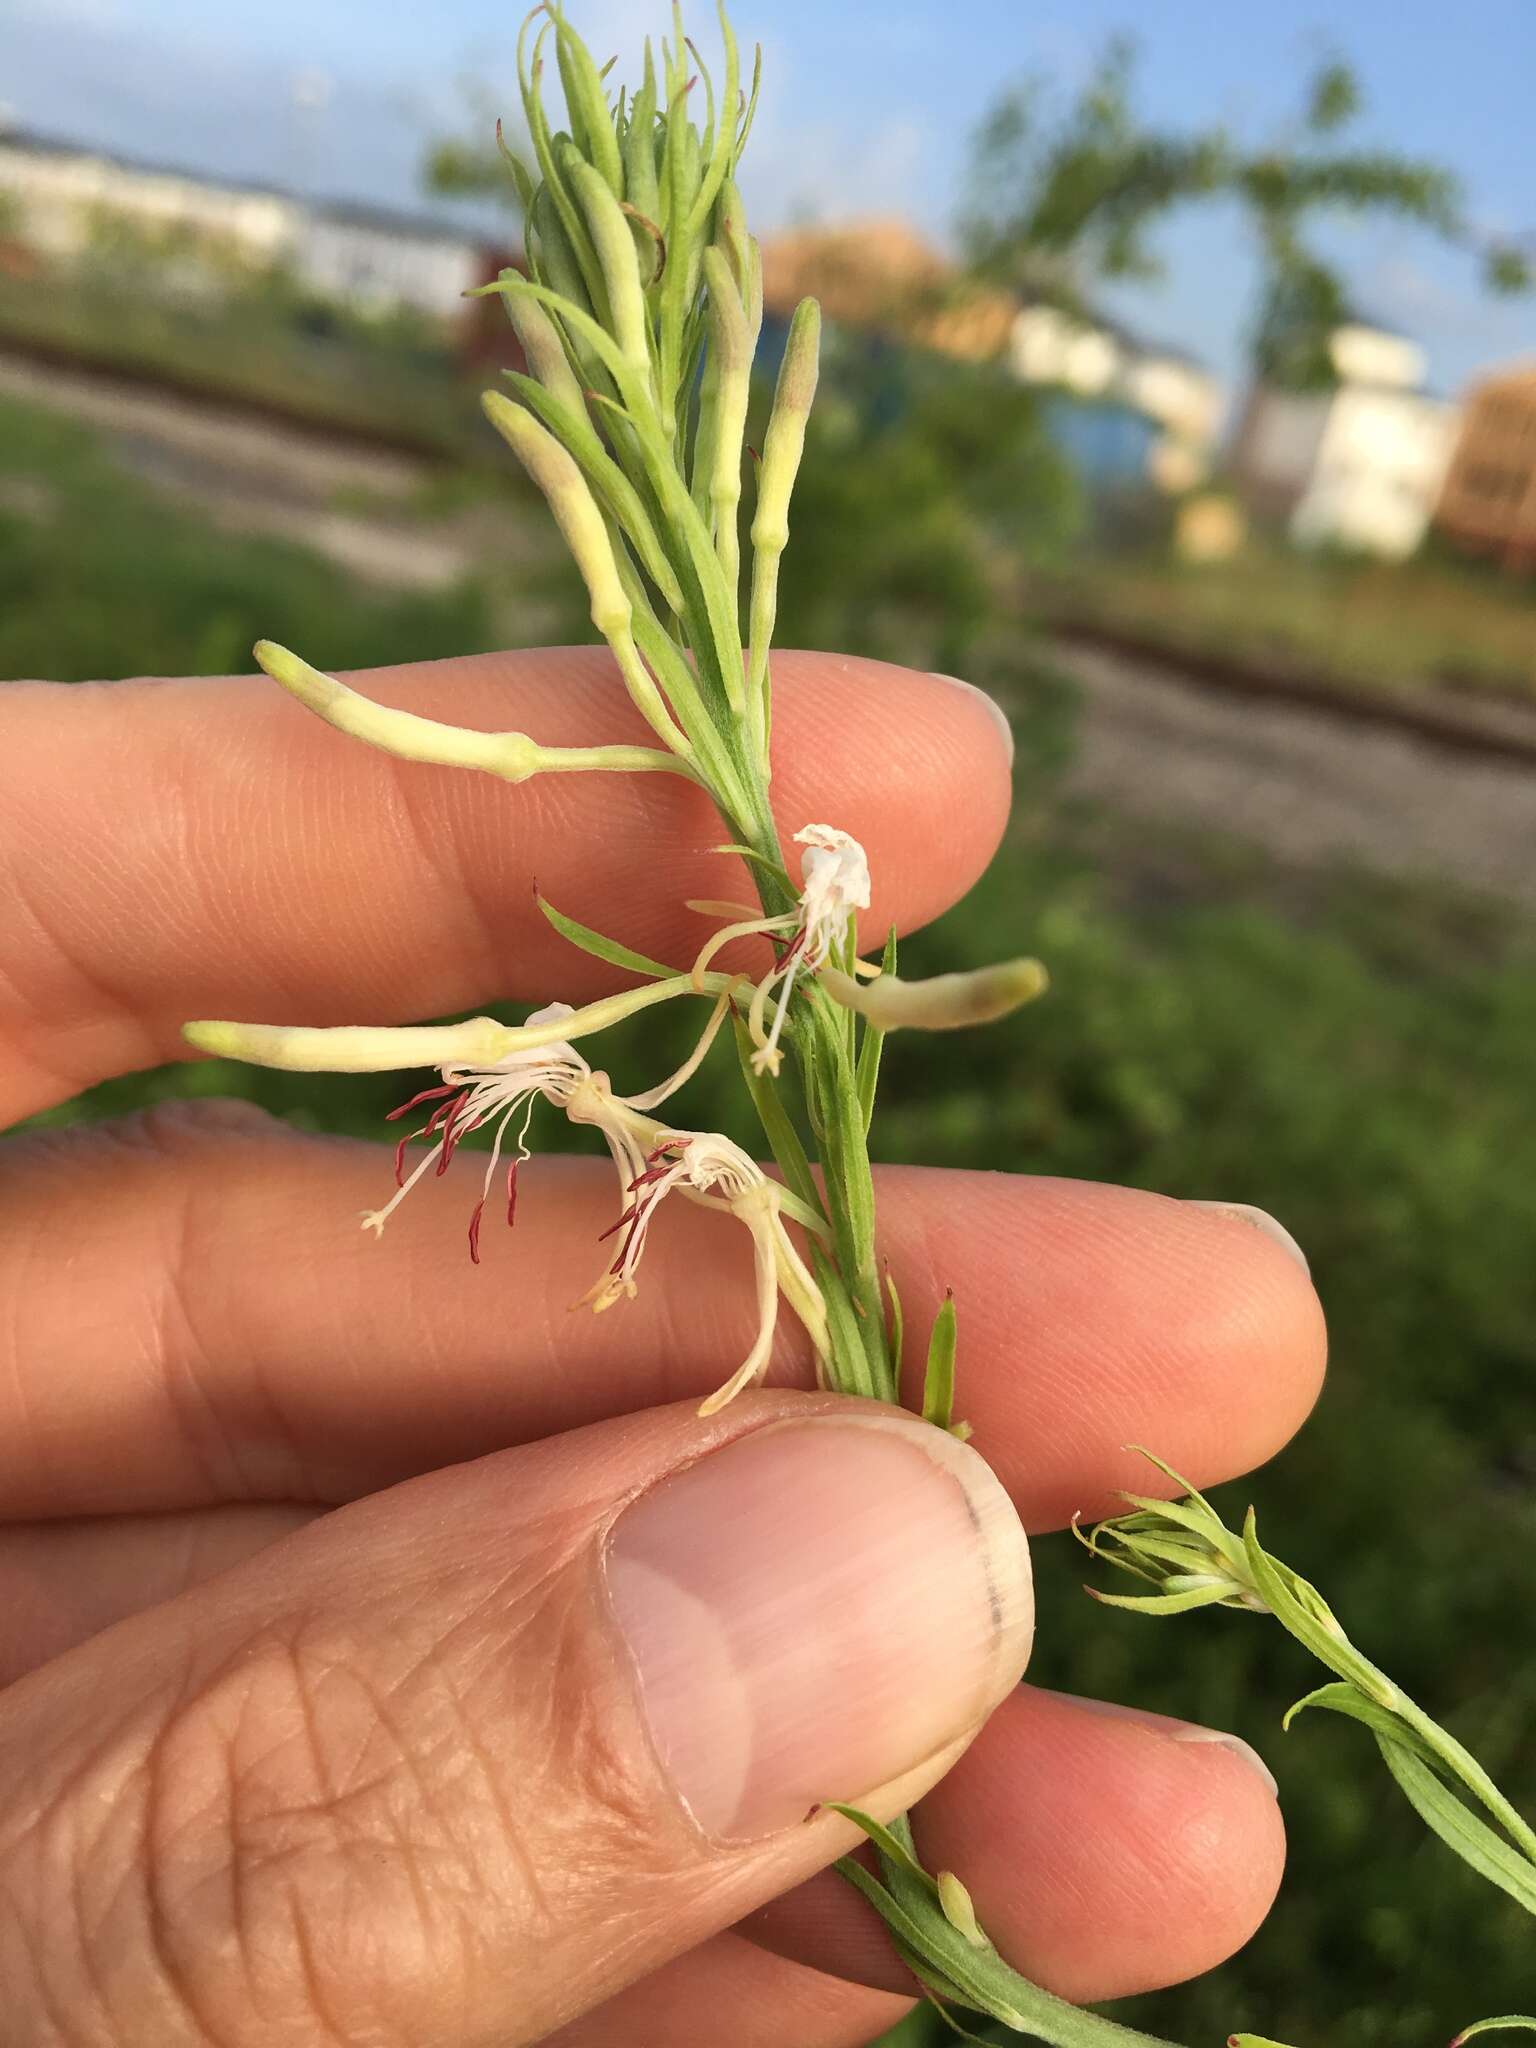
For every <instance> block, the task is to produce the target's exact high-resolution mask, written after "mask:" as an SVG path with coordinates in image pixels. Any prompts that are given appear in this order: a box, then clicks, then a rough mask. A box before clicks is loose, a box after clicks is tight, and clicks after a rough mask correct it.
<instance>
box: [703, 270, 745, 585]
mask: <svg viewBox="0 0 1536 2048" xmlns="http://www.w3.org/2000/svg"><path fill="white" fill-rule="evenodd" d="M704 282H705V284H706V285H707V286H708V287H709V352H710V366H709V374H710V378H711V380H712V387H713V388H712V391H711V401H712V402H711V404H710V407H709V415H708V429H709V431H708V437H707V440H703V439H702V435H701V446H700V447H699V449H698V451H697V454H696V456H695V460H696V462H699V463H700V465H701V467H702V468H703V471H704V475H705V480H706V481H705V489H706V492H707V495H708V500H709V508H710V512H711V515H712V518H713V523H714V533H715V552H716V554H717V555H718V556H719V557H720V567H721V569H722V570H723V571H724V574H725V580H726V584H727V587H728V588H729V589H730V591H731V593H732V595H733V596H734V594H735V590H736V578H737V572H738V569H739V566H740V540H739V536H738V534H737V531H736V524H737V507H738V506H739V505H740V503H741V460H742V446H743V442H744V439H745V435H746V430H747V401H748V399H749V397H750V396H751V390H752V354H753V350H754V347H755V345H756V339H757V337H756V336H755V335H754V333H753V332H752V329H751V327H750V326H749V325H748V322H747V313H746V308H745V307H744V306H743V305H742V302H741V297H740V294H739V292H738V289H737V285H736V279H735V277H734V275H733V274H732V271H731V266H730V264H729V262H728V261H727V259H726V257H725V255H724V253H723V252H722V251H721V250H719V249H706V250H705V251H704ZM701 429H702V422H701Z"/></svg>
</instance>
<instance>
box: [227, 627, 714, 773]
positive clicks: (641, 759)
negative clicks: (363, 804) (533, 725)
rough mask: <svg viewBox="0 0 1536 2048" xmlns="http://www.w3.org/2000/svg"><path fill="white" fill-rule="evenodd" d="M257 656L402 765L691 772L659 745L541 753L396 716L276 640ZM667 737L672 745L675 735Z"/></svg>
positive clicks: (511, 741)
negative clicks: (427, 764)
mask: <svg viewBox="0 0 1536 2048" xmlns="http://www.w3.org/2000/svg"><path fill="white" fill-rule="evenodd" d="M253 652H254V653H255V656H256V659H257V660H258V661H259V662H260V663H261V665H262V667H263V668H264V669H265V670H266V672H267V674H268V675H269V676H270V677H271V678H272V680H273V682H275V683H281V684H282V686H283V688H284V689H285V690H286V691H287V692H288V694H289V696H290V697H296V698H297V699H298V701H299V702H300V703H301V704H302V705H303V706H304V707H305V709H306V710H309V711H313V712H314V713H315V715H316V717H318V718H323V719H324V720H325V722H326V724H327V725H334V726H335V728H336V730H337V731H338V732H344V733H350V735H351V736H352V738H353V739H358V740H362V741H364V742H365V744H366V745H368V746H370V747H377V748H378V749H379V751H380V752H381V753H384V754H393V755H394V756H395V758H396V760H398V761H422V762H427V763H430V764H432V765H434V766H437V767H440V768H479V769H482V770H483V771H484V772H485V773H486V774H487V775H497V776H500V778H501V780H502V781H503V782H526V781H527V780H528V778H529V777H530V776H532V775H552V774H572V773H579V772H592V771H594V770H605V771H607V772H608V773H610V774H621V775H638V774H644V773H646V772H647V771H648V770H655V769H663V770H666V771H667V772H668V773H671V774H681V773H686V772H687V770H686V769H685V768H684V767H683V765H682V763H681V762H679V761H677V760H675V759H674V758H673V755H672V754H670V753H668V754H659V753H657V752H656V750H655V748H654V747H628V746H619V747H541V746H540V745H539V743H538V741H537V740H531V739H530V738H529V737H528V735H527V733H525V732H477V731H476V730H475V729H474V728H473V727H472V726H465V725H443V724H441V723H440V722H439V721H438V720H437V719H435V718H418V717H417V715H416V714H415V712H413V711H392V710H391V709H390V708H389V706H388V705H387V704H375V703H374V701H373V699H372V698H371V697H364V696H363V695H362V694H361V693H360V692H359V691H357V690H352V689H349V688H348V687H347V685H346V684H345V683H343V682H338V681H337V679H336V677H335V676H328V675H326V674H325V673H324V672H323V671H322V670H320V669H317V668H311V667H310V665H309V663H308V662H307V661H301V660H300V659H299V657H298V655H296V654H292V653H290V652H289V650H288V649H287V648H286V647H279V646H278V645H277V644H276V642H275V641H272V640H258V641H257V642H256V646H255V648H254V649H253ZM663 737H664V738H668V739H669V743H670V736H669V735H667V734H663Z"/></svg>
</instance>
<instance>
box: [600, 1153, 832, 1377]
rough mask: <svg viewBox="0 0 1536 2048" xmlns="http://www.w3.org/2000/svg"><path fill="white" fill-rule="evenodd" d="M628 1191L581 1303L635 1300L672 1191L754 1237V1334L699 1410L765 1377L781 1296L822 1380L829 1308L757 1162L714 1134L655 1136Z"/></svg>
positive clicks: (782, 1197)
mask: <svg viewBox="0 0 1536 2048" xmlns="http://www.w3.org/2000/svg"><path fill="white" fill-rule="evenodd" d="M615 1157H617V1153H616V1154H615ZM626 1192H627V1193H628V1194H629V1195H630V1196H631V1197H632V1199H631V1201H630V1203H629V1206H628V1207H627V1208H626V1209H625V1210H624V1212H623V1214H622V1215H621V1216H620V1217H619V1219H618V1221H617V1222H616V1223H614V1224H613V1225H611V1226H610V1228H609V1229H608V1230H606V1231H604V1233H603V1235H604V1236H605V1237H612V1236H614V1235H615V1233H617V1232H622V1233H623V1235H622V1236H621V1237H620V1239H619V1248H618V1252H617V1255H616V1256H615V1258H614V1260H613V1263H612V1265H611V1266H610V1267H609V1268H608V1270H607V1272H606V1273H604V1274H603V1276H602V1277H601V1279H599V1280H598V1282H597V1284H596V1285H595V1286H594V1287H593V1288H592V1289H591V1291H590V1293H589V1294H588V1295H587V1296H586V1297H585V1299H586V1301H587V1302H589V1303H590V1304H591V1306H592V1308H593V1309H594V1310H596V1311H598V1312H601V1311H602V1310H603V1309H606V1308H611V1307H612V1306H613V1304H614V1303H615V1302H616V1301H619V1300H621V1299H623V1298H625V1297H633V1295H634V1294H635V1292H636V1281H635V1272H636V1268H637V1267H638V1266H639V1264H640V1260H641V1258H642V1256H643V1254H644V1252H645V1246H646V1239H647V1236H648V1234H649V1232H650V1227H651V1224H652V1222H653V1220H654V1218H655V1215H656V1212H657V1210H658V1209H659V1208H660V1206H661V1204H662V1203H663V1202H664V1201H665V1200H666V1198H667V1196H668V1195H669V1194H672V1193H674V1192H676V1193H679V1194H681V1195H683V1196H685V1197H686V1198H687V1199H688V1200H689V1201H693V1202H699V1203H702V1204H703V1205H704V1206H706V1207H708V1208H712V1209H725V1210H727V1211H728V1212H729V1213H730V1214H731V1215H733V1216H734V1217H736V1219H737V1220H738V1221H739V1222H741V1223H744V1224H746V1226H747V1228H748V1229H749V1230H750V1231H751V1233H752V1248H753V1263H754V1267H755V1271H756V1282H757V1335H756V1337H755V1338H754V1340H753V1343H752V1347H751V1349H750V1350H749V1351H748V1353H747V1355H746V1357H745V1358H744V1359H743V1360H742V1362H741V1364H740V1365H739V1366H738V1367H737V1368H736V1370H735V1372H733V1373H732V1374H731V1376H730V1378H729V1379H728V1380H727V1381H726V1382H725V1384H724V1385H723V1386H721V1387H718V1388H717V1389H716V1390H715V1392H714V1393H713V1394H711V1395H710V1397H709V1399H708V1400H707V1401H705V1402H704V1403H703V1405H702V1406H701V1407H700V1409H699V1413H700V1414H701V1415H713V1414H714V1413H715V1411H716V1410H717V1409H720V1408H723V1407H724V1406H725V1404H726V1402H727V1401H731V1400H734V1399H735V1397H736V1395H737V1394H739V1393H740V1392H741V1390H742V1389H743V1387H746V1386H749V1385H751V1384H752V1382H753V1381H754V1380H760V1379H762V1377H763V1376H764V1374H765V1373H766V1372H767V1370H768V1361H769V1358H770V1357H771V1355H772V1352H773V1335H774V1330H775V1328H776V1327H777V1323H778V1309H779V1294H780V1291H781V1290H782V1292H783V1293H784V1295H785V1298H786V1299H787V1300H788V1301H789V1302H790V1303H791V1305H792V1306H793V1308H794V1310H795V1313H796V1314H797V1315H798V1316H799V1318H800V1320H801V1321H802V1322H803V1323H804V1325H805V1327H806V1330H807V1331H808V1333H809V1335H810V1338H811V1342H812V1344H813V1346H814V1347H815V1351H816V1357H817V1376H818V1379H819V1378H820V1377H821V1367H822V1361H823V1360H824V1359H825V1357H826V1352H827V1325H826V1306H825V1303H824V1302H823V1299H822V1294H821V1290H820V1288H819V1287H818V1286H817V1285H816V1282H815V1281H814V1280H813V1279H812V1277H811V1275H810V1273H809V1272H808V1271H807V1269H806V1266H805V1263H804V1261H803V1260H802V1259H801V1257H800V1254H799V1253H798V1252H797V1251H796V1250H795V1247H794V1244H793V1243H792V1241H791V1239H790V1236H789V1233H788V1231H787V1230H786V1229H785V1227H784V1219H783V1214H782V1211H783V1206H784V1203H785V1202H786V1200H788V1199H790V1198H789V1197H787V1196H786V1194H785V1192H784V1190H783V1189H782V1188H781V1187H779V1186H778V1184H777V1183H776V1182H774V1181H771V1180H769V1178H768V1176H767V1175H766V1174H765V1173H764V1172H763V1170H762V1168H761V1167H760V1166H759V1165H758V1164H757V1162H756V1160H755V1159H752V1158H749V1157H748V1155H747V1154H746V1153H745V1152H743V1151H742V1149H741V1147H740V1146H739V1145H737V1144H735V1143H733V1142H732V1140H731V1139H729V1138H727V1137H724V1136H722V1135H721V1133H719V1132H718V1131H669V1130H658V1131H657V1133H656V1142H655V1143H654V1144H653V1145H652V1146H651V1149H650V1151H649V1152H648V1153H647V1154H646V1156H645V1159H644V1161H643V1163H642V1165H641V1168H640V1171H639V1172H638V1173H637V1174H635V1176H634V1178H633V1179H632V1180H631V1181H630V1183H629V1185H628V1188H627V1189H626Z"/></svg>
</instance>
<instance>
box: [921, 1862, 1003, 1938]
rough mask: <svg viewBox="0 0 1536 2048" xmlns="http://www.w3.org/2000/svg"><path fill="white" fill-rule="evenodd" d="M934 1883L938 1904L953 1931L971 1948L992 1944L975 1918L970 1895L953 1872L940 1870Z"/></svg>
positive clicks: (974, 1909)
mask: <svg viewBox="0 0 1536 2048" xmlns="http://www.w3.org/2000/svg"><path fill="white" fill-rule="evenodd" d="M934 1883H935V1884H936V1885H937V1886H938V1892H939V1904H940V1906H941V1907H942V1908H943V1912H944V1918H945V1919H946V1920H947V1921H948V1922H949V1924H950V1926H951V1927H953V1928H954V1930H955V1932H956V1933H957V1934H960V1935H963V1936H964V1938H965V1939H966V1940H967V1941H968V1942H969V1943H970V1945H971V1947H972V1948H990V1947H991V1946H992V1944H991V1943H990V1942H989V1941H988V1940H987V1937H986V1936H985V1935H984V1934H983V1933H982V1931H981V1923H980V1921H979V1920H978V1919H977V1918H976V1908H975V1906H974V1905H973V1904H972V1902H971V1895H970V1893H969V1892H968V1891H967V1890H966V1888H965V1886H964V1885H963V1884H962V1883H961V1882H960V1880H959V1878H958V1877H956V1875H955V1873H954V1872H953V1871H952V1870H941V1871H939V1872H938V1873H937V1874H936V1876H935V1878H934Z"/></svg>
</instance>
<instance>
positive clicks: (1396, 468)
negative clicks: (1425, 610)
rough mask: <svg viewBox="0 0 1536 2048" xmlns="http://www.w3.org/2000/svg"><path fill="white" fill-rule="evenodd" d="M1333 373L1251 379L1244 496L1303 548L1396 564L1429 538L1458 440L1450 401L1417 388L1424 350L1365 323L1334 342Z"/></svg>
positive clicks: (1241, 458) (1241, 467)
mask: <svg viewBox="0 0 1536 2048" xmlns="http://www.w3.org/2000/svg"><path fill="white" fill-rule="evenodd" d="M1329 354H1330V355H1331V357H1332V360H1333V368H1334V373H1335V375H1336V377H1337V379H1338V382H1337V383H1336V384H1335V385H1334V386H1333V387H1332V388H1331V389H1328V390H1324V391H1316V392H1290V391H1278V390H1273V389H1271V388H1269V387H1268V386H1266V385H1262V384H1261V385H1258V386H1256V387H1255V389H1254V391H1253V394H1252V396H1251V397H1250V399H1249V401H1248V410H1247V414H1246V416H1245V418H1244V421H1243V425H1242V428H1241V431H1240V433H1239V436H1238V441H1237V448H1236V455H1235V467H1236V469H1237V472H1238V477H1239V480H1240V482H1241V485H1242V488H1243V492H1244V495H1245V496H1246V497H1247V498H1248V499H1249V500H1250V501H1251V502H1252V503H1253V504H1254V505H1255V506H1256V507H1258V508H1259V509H1260V510H1264V511H1268V512H1269V513H1270V514H1271V515H1273V516H1279V517H1281V518H1283V519H1285V521H1286V522H1287V525H1288V529H1289V531H1290V534H1291V537H1292V539H1293V540H1295V541H1297V542H1298V543H1300V544H1301V545H1302V546H1307V547H1315V546H1321V545H1327V546H1334V547H1344V548H1349V549H1351V550H1354V551H1356V552H1358V553H1361V554H1370V555H1378V556H1381V557H1383V558H1384V559H1386V560H1390V561H1400V560H1402V559H1403V558H1404V557H1405V556H1407V555H1411V554H1412V553H1413V551H1414V549H1415V548H1416V547H1417V546H1418V545H1419V543H1420V541H1421V540H1422V539H1423V537H1424V531H1425V528H1426V527H1427V526H1428V524H1429V518H1430V514H1431V513H1432V512H1433V510H1434V507H1435V502H1436V500H1437V498H1438V497H1439V494H1440V487H1441V484H1442V482H1443V481H1444V478H1445V472H1446V468H1447V465H1448V464H1449V462H1450V458H1451V451H1452V448H1453V446H1454V443H1455V438H1456V409H1455V407H1454V406H1452V405H1450V404H1448V403H1447V402H1446V401H1445V400H1443V399H1439V398H1434V397H1431V396H1430V395H1429V394H1428V393H1427V392H1425V391H1424V390H1423V389H1422V384H1423V377H1424V369H1425V362H1424V355H1423V351H1422V350H1421V349H1419V348H1418V347H1417V346H1416V345H1415V344H1414V343H1413V342H1411V341H1408V340H1406V339H1405V338H1404V337H1403V336H1401V335H1397V334H1389V333H1387V332H1385V331H1384V330H1382V329H1380V328H1375V327H1369V326H1366V325H1365V324H1364V323H1363V322H1356V323H1352V324H1351V325H1349V326H1346V327H1341V328H1339V329H1338V330H1337V332H1336V333H1335V334H1334V335H1333V337H1332V339H1331V341H1330V343H1329Z"/></svg>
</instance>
